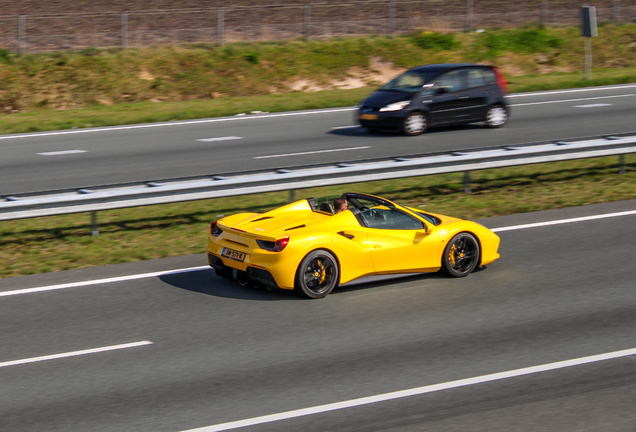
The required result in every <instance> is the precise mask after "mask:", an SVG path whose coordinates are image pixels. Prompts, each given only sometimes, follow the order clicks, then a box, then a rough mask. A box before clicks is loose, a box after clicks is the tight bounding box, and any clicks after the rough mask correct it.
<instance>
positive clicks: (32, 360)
mask: <svg viewBox="0 0 636 432" xmlns="http://www.w3.org/2000/svg"><path fill="white" fill-rule="evenodd" d="M144 345H152V342H150V341H140V342H132V343H127V344H121V345H111V346H107V347H102V348H92V349H87V350H82V351H72V352H67V353H61V354H52V355H45V356H40V357H31V358H27V359H22V360H12V361H7V362H2V363H0V367H7V366H16V365H21V364H26V363H35V362H41V361H46V360H55V359H61V358H66V357H76V356H81V355H86V354H95V353H100V352H104V351H115V350H120V349H126V348H135V347H139V346H144Z"/></svg>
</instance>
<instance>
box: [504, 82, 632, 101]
mask: <svg viewBox="0 0 636 432" xmlns="http://www.w3.org/2000/svg"><path fill="white" fill-rule="evenodd" d="M634 87H636V84H624V85H617V86H606V87H584V88H577V89H567V90H549V91H541V92H527V93H513V94H507V95H506V97H507V98H515V97H527V96H545V95H554V94H564V93H580V92H589V91H602V90H620V89H624V88H634Z"/></svg>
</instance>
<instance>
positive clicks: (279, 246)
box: [274, 237, 289, 252]
mask: <svg viewBox="0 0 636 432" xmlns="http://www.w3.org/2000/svg"><path fill="white" fill-rule="evenodd" d="M288 243H289V237H283V238H279V239H278V240H276V243H274V250H275V251H276V252H280V251H282V250H283V249H285V247H286V246H287V244H288Z"/></svg>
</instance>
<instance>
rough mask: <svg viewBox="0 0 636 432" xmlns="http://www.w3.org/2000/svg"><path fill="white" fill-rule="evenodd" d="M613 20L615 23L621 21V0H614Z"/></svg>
mask: <svg viewBox="0 0 636 432" xmlns="http://www.w3.org/2000/svg"><path fill="white" fill-rule="evenodd" d="M612 22H613V23H614V25H618V24H620V23H621V0H614V8H613V9H612Z"/></svg>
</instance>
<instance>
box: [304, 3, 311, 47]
mask: <svg viewBox="0 0 636 432" xmlns="http://www.w3.org/2000/svg"><path fill="white" fill-rule="evenodd" d="M303 30H304V31H303V33H304V36H305V40H309V38H310V37H311V3H307V4H306V5H305V25H304V29H303Z"/></svg>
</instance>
